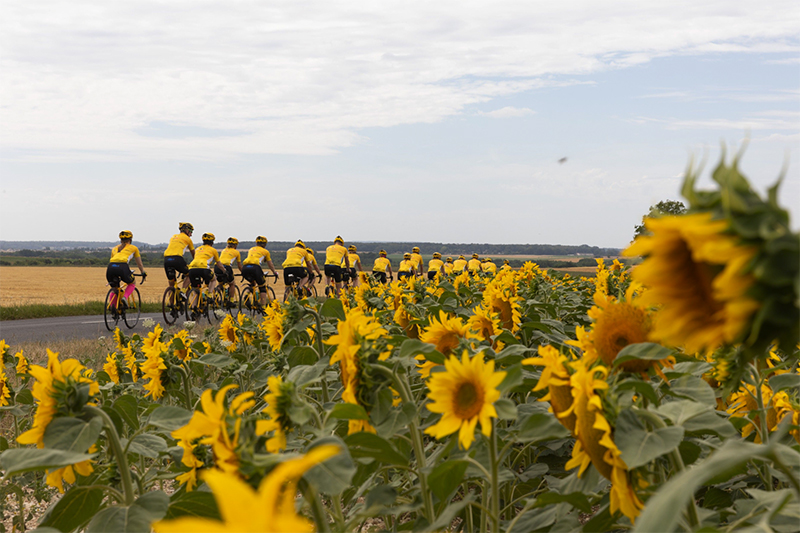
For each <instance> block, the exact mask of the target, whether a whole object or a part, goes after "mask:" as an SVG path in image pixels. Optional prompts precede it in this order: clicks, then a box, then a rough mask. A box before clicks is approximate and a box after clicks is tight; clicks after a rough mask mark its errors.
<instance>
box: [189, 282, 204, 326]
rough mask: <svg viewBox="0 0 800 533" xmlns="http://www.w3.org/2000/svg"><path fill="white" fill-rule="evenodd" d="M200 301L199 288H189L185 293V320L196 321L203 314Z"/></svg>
mask: <svg viewBox="0 0 800 533" xmlns="http://www.w3.org/2000/svg"><path fill="white" fill-rule="evenodd" d="M201 303H202V301H201V294H200V289H191V290H190V291H189V292H188V293H187V294H186V313H185V314H186V320H189V321H191V322H197V320H198V319H199V318H200V317H201V316H203V313H202V310H201V307H200V306H201Z"/></svg>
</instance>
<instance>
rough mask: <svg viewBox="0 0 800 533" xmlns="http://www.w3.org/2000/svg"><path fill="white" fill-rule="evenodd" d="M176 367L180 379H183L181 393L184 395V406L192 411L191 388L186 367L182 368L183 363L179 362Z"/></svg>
mask: <svg viewBox="0 0 800 533" xmlns="http://www.w3.org/2000/svg"><path fill="white" fill-rule="evenodd" d="M177 368H178V370H179V371H180V374H181V381H183V394H184V395H185V396H186V408H187V409H188V410H190V411H193V410H194V409H193V407H192V388H191V387H190V386H189V373H188V372H187V371H186V368H184V366H183V363H181V364H180V365H179V366H178V367H177Z"/></svg>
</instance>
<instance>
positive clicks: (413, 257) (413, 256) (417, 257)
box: [411, 252, 422, 270]
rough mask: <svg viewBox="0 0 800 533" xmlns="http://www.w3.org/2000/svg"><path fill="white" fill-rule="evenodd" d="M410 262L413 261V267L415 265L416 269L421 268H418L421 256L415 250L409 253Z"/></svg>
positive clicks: (420, 264)
mask: <svg viewBox="0 0 800 533" xmlns="http://www.w3.org/2000/svg"><path fill="white" fill-rule="evenodd" d="M411 262H413V263H414V267H415V268H416V269H417V270H421V268H420V267H421V266H422V256H421V255H419V254H418V253H416V252H415V253H412V254H411Z"/></svg>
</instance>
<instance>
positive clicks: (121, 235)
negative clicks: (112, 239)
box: [119, 230, 133, 239]
mask: <svg viewBox="0 0 800 533" xmlns="http://www.w3.org/2000/svg"><path fill="white" fill-rule="evenodd" d="M119 238H120V239H133V233H131V232H130V231H128V230H122V231H120V232H119Z"/></svg>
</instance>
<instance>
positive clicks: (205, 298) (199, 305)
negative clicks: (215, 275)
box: [185, 283, 219, 324]
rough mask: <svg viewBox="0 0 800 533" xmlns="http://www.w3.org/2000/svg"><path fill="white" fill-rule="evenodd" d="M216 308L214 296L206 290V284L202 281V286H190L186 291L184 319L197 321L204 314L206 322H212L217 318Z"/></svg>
mask: <svg viewBox="0 0 800 533" xmlns="http://www.w3.org/2000/svg"><path fill="white" fill-rule="evenodd" d="M216 310H217V305H216V302H215V301H214V297H213V296H212V295H211V294H209V292H208V284H206V283H204V284H203V286H202V287H192V288H191V289H189V292H188V293H186V308H185V313H186V320H189V321H192V322H197V321H198V320H199V319H200V318H202V317H204V316H205V317H206V320H208V323H209V324H213V323H214V322H216V321H217V320H219V319H218V318H217V315H216Z"/></svg>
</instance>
